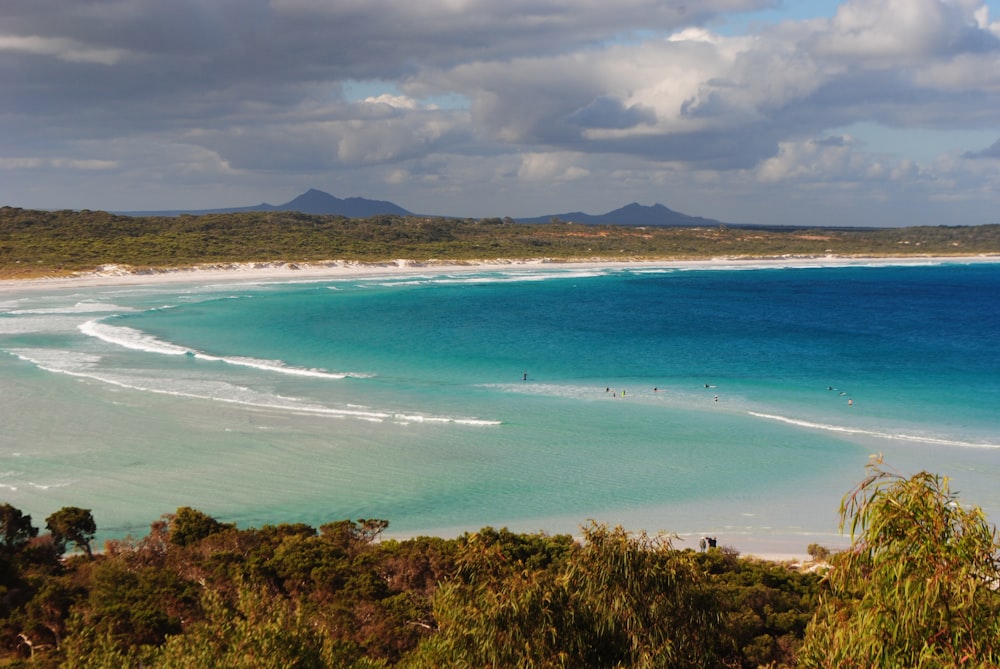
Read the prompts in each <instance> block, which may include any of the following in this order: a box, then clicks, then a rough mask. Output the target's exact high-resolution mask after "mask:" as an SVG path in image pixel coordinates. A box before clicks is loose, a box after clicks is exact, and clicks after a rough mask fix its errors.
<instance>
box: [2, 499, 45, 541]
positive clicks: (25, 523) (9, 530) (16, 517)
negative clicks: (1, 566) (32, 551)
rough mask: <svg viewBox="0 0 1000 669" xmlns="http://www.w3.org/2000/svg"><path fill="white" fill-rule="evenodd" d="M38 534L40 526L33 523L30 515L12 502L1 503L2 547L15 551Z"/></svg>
mask: <svg viewBox="0 0 1000 669" xmlns="http://www.w3.org/2000/svg"><path fill="white" fill-rule="evenodd" d="M36 536H38V528H37V527H35V526H33V525H32V524H31V516H30V515H25V514H24V513H22V512H21V510H20V509H17V508H14V507H13V506H11V505H10V504H6V503H5V504H0V549H2V550H3V551H4V552H6V553H15V552H17V551H18V550H20V549H21V548H23V547H24V546H25V544H27V543H28V542H29V541H31V539H33V538H34V537H36Z"/></svg>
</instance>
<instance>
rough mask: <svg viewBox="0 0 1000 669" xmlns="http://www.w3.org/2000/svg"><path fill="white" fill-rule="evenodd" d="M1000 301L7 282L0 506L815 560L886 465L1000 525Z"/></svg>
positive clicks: (500, 280)
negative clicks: (192, 510)
mask: <svg viewBox="0 0 1000 669" xmlns="http://www.w3.org/2000/svg"><path fill="white" fill-rule="evenodd" d="M29 283H30V284H31V285H30V286H29ZM998 295H1000V263H997V262H973V261H970V260H963V259H945V260H922V261H919V262H893V261H878V262H871V261H865V262H852V263H847V264H845V263H836V262H829V263H815V262H814V263H796V262H785V263H783V264H780V265H776V264H773V263H753V262H746V261H745V262H739V263H728V264H723V265H718V264H715V265H711V264H697V263H688V264H683V265H679V264H670V263H663V264H655V263H654V264H624V265H615V266H600V265H587V266H572V265H566V266H561V265H558V264H551V265H530V266H504V267H489V266H484V267H478V268H476V267H465V268H414V267H409V268H408V269H407V271H406V272H396V271H392V269H391V268H387V269H385V270H384V271H380V270H379V269H378V268H374V269H372V270H370V271H368V272H365V273H363V274H360V273H355V274H339V275H337V276H329V277H324V276H312V275H310V276H302V277H288V276H282V277H280V278H278V277H265V278H249V277H242V276H240V275H239V274H238V273H231V274H230V275H229V276H228V277H226V279H225V280H220V279H219V276H218V275H213V276H212V278H211V279H210V280H209V279H207V278H200V279H199V277H198V276H197V275H190V276H185V277H184V280H183V281H182V280H180V278H179V277H173V279H172V280H171V281H155V280H150V281H148V282H145V283H144V282H122V281H108V282H106V285H88V284H86V283H76V284H74V283H73V282H71V281H70V282H64V283H60V284H58V285H54V284H53V285H51V286H48V287H47V286H45V285H42V286H41V287H39V285H38V284H36V283H35V282H25V283H23V284H20V285H18V284H17V282H8V283H6V284H5V285H3V286H2V288H0V352H2V353H3V355H0V419H2V420H3V424H4V430H3V433H2V435H0V498H2V500H3V501H7V502H10V503H11V504H14V505H15V506H17V507H18V508H21V509H22V510H24V511H25V512H26V513H30V514H32V517H33V518H35V519H36V525H43V524H44V521H43V519H44V517H45V516H46V515H48V514H49V513H51V512H52V511H54V510H56V509H58V508H59V507H61V506H66V505H73V506H82V507H85V508H90V509H92V510H93V513H94V516H95V519H96V520H97V523H98V526H99V528H100V536H101V538H114V537H124V536H126V535H129V534H131V535H133V536H141V535H143V534H145V532H146V531H147V529H148V527H149V524H150V523H151V522H153V521H155V520H157V519H158V518H159V517H160V516H161V515H162V514H165V513H170V512H172V511H174V510H175V509H176V508H178V507H179V506H193V507H196V508H199V509H201V510H203V511H205V512H207V513H209V514H211V515H213V516H215V517H217V518H219V519H220V520H223V521H227V522H236V523H238V524H239V525H240V526H241V527H249V526H261V525H264V524H276V523H281V522H305V523H310V524H313V525H315V526H318V525H320V524H322V523H325V522H329V521H332V520H340V519H345V518H350V519H358V518H384V519H387V520H389V521H390V526H389V529H390V534H394V535H396V536H412V535H414V534H438V535H445V536H450V535H455V534H458V533H461V532H465V531H474V530H476V529H479V528H480V527H483V526H486V525H491V526H495V527H501V526H506V527H509V528H511V529H513V530H517V531H539V530H543V531H547V532H551V533H556V532H568V533H576V532H577V531H578V529H579V527H580V525H582V524H584V523H586V522H588V520H589V519H593V520H596V521H598V522H606V523H609V524H620V525H622V526H624V527H626V528H627V529H634V530H640V529H645V530H648V531H651V532H655V531H658V530H664V531H668V532H673V533H677V534H678V535H680V538H679V540H678V541H679V545H680V546H681V547H684V546H685V545H686V546H690V547H695V546H696V545H697V539H698V538H699V537H700V536H704V535H711V536H717V537H718V539H719V543H720V545H730V546H733V547H734V548H736V549H737V550H741V551H744V552H746V551H750V552H767V553H785V552H788V553H802V552H804V550H805V547H806V546H807V545H808V544H810V543H821V544H824V545H830V546H842V545H844V544H845V543H846V541H847V538H845V537H844V536H843V535H842V534H840V532H839V530H838V516H837V508H838V505H839V503H840V500H841V498H842V496H843V495H844V494H845V493H847V492H848V491H849V490H850V488H851V487H852V486H853V485H854V484H855V483H856V482H857V481H859V480H860V479H861V478H863V477H864V476H865V473H866V472H865V465H866V464H867V463H868V462H869V460H870V457H871V456H872V455H873V454H881V455H882V457H883V458H884V460H885V462H886V465H887V467H889V468H891V469H894V470H896V471H898V472H899V473H900V474H903V475H908V474H912V473H916V472H917V471H920V470H928V471H932V472H935V473H939V474H942V475H946V476H948V477H949V480H950V482H951V485H952V488H953V489H954V490H956V491H958V492H959V494H960V497H961V499H962V500H963V502H966V501H967V503H969V504H975V505H979V506H982V507H983V509H984V510H985V511H986V512H987V514H988V517H989V518H990V520H991V521H993V522H995V519H996V517H997V516H998V514H1000V493H998V492H997V491H998V490H1000V488H998V487H997V485H996V483H997V481H998V480H1000V478H998V476H1000V354H998V352H997V350H996V346H995V342H996V332H998V331H1000V300H998V299H997V296H998ZM39 521H41V522H39Z"/></svg>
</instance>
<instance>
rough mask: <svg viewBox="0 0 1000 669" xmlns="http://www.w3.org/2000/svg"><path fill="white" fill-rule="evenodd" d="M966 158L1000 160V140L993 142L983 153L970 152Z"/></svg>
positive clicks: (965, 155) (966, 154)
mask: <svg viewBox="0 0 1000 669" xmlns="http://www.w3.org/2000/svg"><path fill="white" fill-rule="evenodd" d="M964 157H966V158H973V159H975V158H993V159H996V160H1000V139H998V140H997V141H995V142H993V144H991V145H990V146H988V147H986V148H985V149H983V150H982V151H968V152H966V153H965V154H964Z"/></svg>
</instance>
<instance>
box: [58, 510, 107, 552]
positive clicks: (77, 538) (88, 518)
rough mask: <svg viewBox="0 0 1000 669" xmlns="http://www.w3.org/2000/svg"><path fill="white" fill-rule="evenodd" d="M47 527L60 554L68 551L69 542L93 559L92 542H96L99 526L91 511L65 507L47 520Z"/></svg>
mask: <svg viewBox="0 0 1000 669" xmlns="http://www.w3.org/2000/svg"><path fill="white" fill-rule="evenodd" d="M45 527H46V528H47V529H48V530H49V532H50V533H51V534H52V540H53V541H54V542H55V544H56V547H57V549H58V550H59V552H60V553H64V552H65V551H66V543H67V542H72V543H73V545H74V546H76V547H77V548H82V549H83V552H84V553H86V554H87V557H88V558H91V559H93V557H94V554H93V552H92V551H91V550H90V542H91V541H93V540H94V534H95V533H96V532H97V524H96V523H95V522H94V516H93V515H91V513H90V509H81V508H80V507H78V506H64V507H63V508H61V509H59V510H58V511H56V512H55V513H53V514H52V515H50V516H49V517H48V518H46V519H45Z"/></svg>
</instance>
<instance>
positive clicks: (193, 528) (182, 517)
mask: <svg viewBox="0 0 1000 669" xmlns="http://www.w3.org/2000/svg"><path fill="white" fill-rule="evenodd" d="M234 527H236V526H235V525H232V524H229V523H220V522H219V521H217V520H216V519H215V518H212V517H211V516H209V515H208V514H207V513H203V512H201V511H198V510H197V509H192V508H191V507H190V506H182V507H180V508H179V509H177V511H176V513H174V514H173V516H171V517H170V518H169V528H170V543H172V544H174V545H177V546H187V545H190V544H193V543H195V542H196V541H201V540H202V539H204V538H205V537H208V536H211V535H213V534H216V533H217V532H222V531H223V530H229V529H233V528H234Z"/></svg>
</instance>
